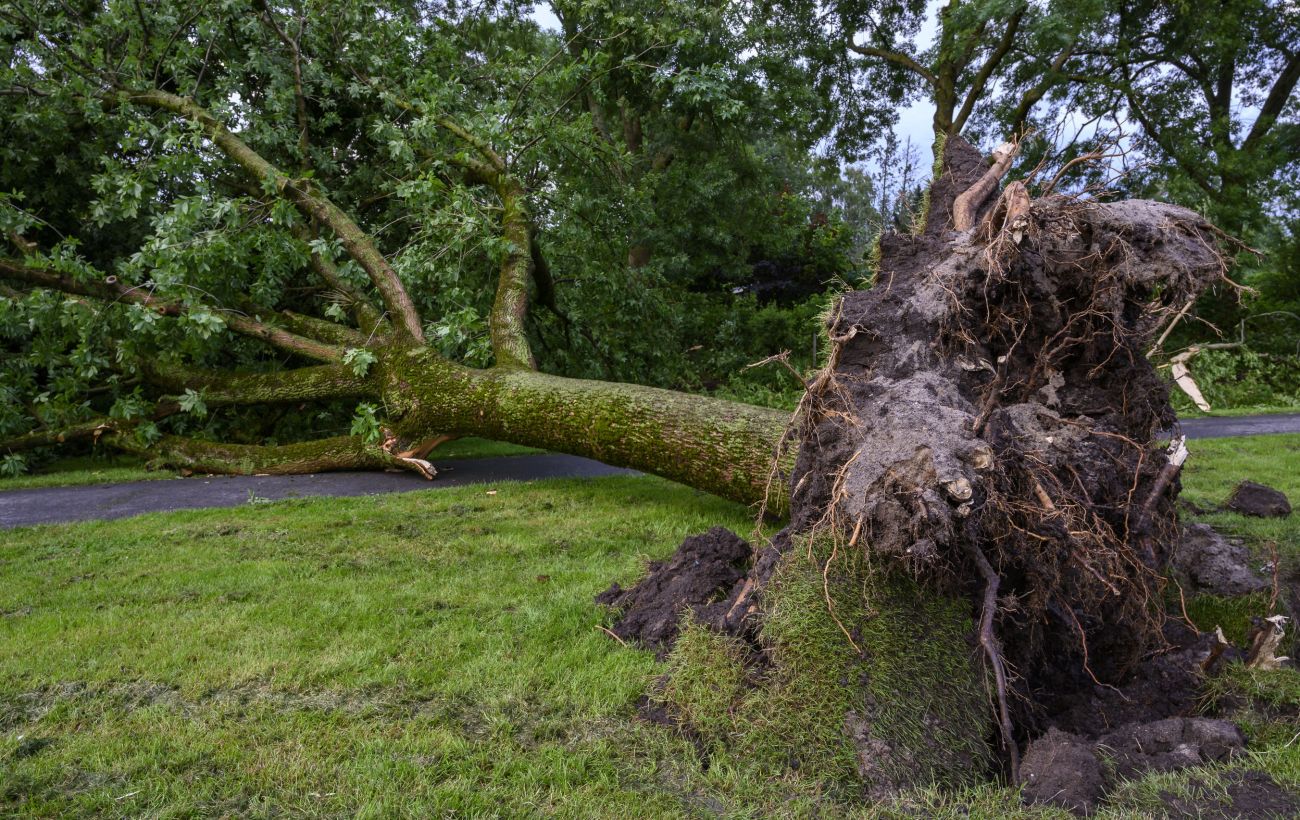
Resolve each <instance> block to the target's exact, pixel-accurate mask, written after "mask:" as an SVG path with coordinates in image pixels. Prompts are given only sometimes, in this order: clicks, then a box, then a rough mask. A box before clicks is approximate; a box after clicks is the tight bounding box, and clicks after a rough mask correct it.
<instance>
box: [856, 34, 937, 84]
mask: <svg viewBox="0 0 1300 820" xmlns="http://www.w3.org/2000/svg"><path fill="white" fill-rule="evenodd" d="M845 44H846V45H847V46H848V48H849V51H852V52H854V53H856V54H861V55H862V56H863V57H878V58H880V59H882V60H885V61H887V62H891V63H893V64H894V65H898V66H902V67H903V68H905V69H907V70H908V71H911V72H912V73H913V74H916V75H917V76H919V77H920V78H921V79H923V80H925V81H926V82H927V83H929V84H930V86H931V87H934V86H936V85H937V84H938V78H936V77H935V76H934V72H932V71H930V70H929V69H928V68H926V67H925V66H923V65H921V64H920V63H918V62H917V61H916V60H914V59H913V58H911V57H909V56H908V55H906V54H903V53H902V52H900V51H890V50H889V49H887V48H876V47H875V46H860V45H858V44H857V43H855V42H853V40H851V39H850V40H848V41H847V42H846V43H845Z"/></svg>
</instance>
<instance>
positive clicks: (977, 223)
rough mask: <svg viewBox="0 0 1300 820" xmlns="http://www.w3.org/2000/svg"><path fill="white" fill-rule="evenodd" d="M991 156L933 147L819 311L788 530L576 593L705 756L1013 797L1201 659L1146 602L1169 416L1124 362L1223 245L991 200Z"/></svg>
mask: <svg viewBox="0 0 1300 820" xmlns="http://www.w3.org/2000/svg"><path fill="white" fill-rule="evenodd" d="M1006 148H1007V150H1004V151H1002V152H1001V153H1000V154H998V155H995V157H994V159H993V160H992V162H991V163H985V162H984V161H983V160H982V158H981V156H980V155H979V153H978V152H976V151H974V150H973V149H972V148H971V147H970V146H969V145H968V144H967V143H965V142H964V141H963V140H961V139H960V138H956V137H955V138H951V139H949V141H948V143H947V145H946V148H945V152H944V155H943V162H942V166H941V169H940V174H939V175H938V176H937V178H936V180H935V182H934V183H933V185H932V187H931V189H930V204H929V212H928V216H927V218H926V220H925V223H924V225H923V227H921V228H920V229H919V230H918V231H917V232H915V233H913V234H893V235H887V236H886V237H884V238H883V240H882V243H881V256H880V259H881V263H880V272H879V276H878V279H877V283H876V285H875V286H874V287H873V288H871V289H870V290H866V291H858V292H852V293H848V294H846V295H844V296H843V297H842V298H841V299H840V301H839V302H838V305H837V306H836V308H835V310H834V312H833V314H832V315H831V317H830V320H829V322H828V326H827V330H828V334H829V337H830V340H831V343H832V347H831V351H830V357H829V361H828V363H827V365H826V367H825V369H824V370H823V371H822V372H821V373H820V375H819V376H818V377H817V378H816V379H815V380H814V381H813V383H812V384H811V385H810V387H809V389H808V392H807V395H806V397H805V399H804V401H803V403H802V405H801V408H800V413H799V418H798V426H797V436H796V438H797V440H798V441H799V442H800V449H799V453H798V460H797V463H796V465H795V467H794V469H793V472H792V474H791V476H790V522H789V525H788V526H787V527H786V528H784V529H783V530H781V532H780V533H779V534H777V535H776V536H775V537H774V538H772V539H771V541H770V543H760V544H759V545H758V546H757V547H756V548H755V549H754V550H753V552H752V554H749V551H747V550H740V551H739V553H737V551H736V549H735V546H734V542H733V541H731V540H729V539H728V538H726V537H723V536H721V535H711V536H710V539H709V540H708V543H702V542H700V541H699V540H695V539H688V541H687V542H686V543H685V544H683V546H682V548H681V549H682V553H681V557H679V558H675V559H674V560H672V561H670V562H668V563H666V564H663V565H656V566H655V567H652V570H651V574H650V576H649V577H648V578H647V579H646V580H645V581H644V582H642V583H641V584H640V585H638V586H637V587H635V588H633V589H630V590H623V589H621V588H620V587H618V586H617V585H615V587H613V588H611V590H610V591H608V592H607V593H605V594H604V595H603V596H602V598H601V600H603V601H605V602H606V603H609V604H611V605H613V606H614V607H615V608H617V609H619V610H620V611H621V613H622V619H621V620H620V621H619V622H618V623H617V624H616V625H615V626H614V631H615V633H616V634H618V635H619V636H620V637H621V638H623V639H639V640H641V641H642V642H645V643H648V644H650V645H654V646H658V647H659V648H660V649H661V651H663V652H665V653H667V656H668V658H669V662H670V667H671V668H672V673H671V675H670V677H669V678H668V680H667V681H666V683H664V684H663V686H662V687H661V688H660V690H659V691H658V692H657V693H656V695H655V697H656V698H657V699H658V701H659V702H661V703H662V704H664V705H665V706H666V708H667V709H668V712H669V714H670V715H672V716H673V719H674V720H677V721H679V722H682V723H684V724H686V725H687V726H689V727H691V730H692V731H693V732H696V733H697V734H698V735H699V736H701V737H703V738H705V740H706V742H726V743H741V744H743V745H744V746H745V748H746V749H747V750H748V751H749V752H750V753H751V754H752V755H761V754H768V755H770V756H771V757H772V759H773V760H775V761H777V763H778V765H779V764H780V763H782V762H784V763H787V764H789V765H794V766H797V767H801V768H804V767H811V768H813V769H815V770H817V771H823V772H826V773H827V774H829V775H830V776H831V777H832V779H838V780H841V781H851V782H856V783H859V784H861V787H862V788H865V790H866V793H867V794H869V795H871V796H875V797H879V796H884V795H890V794H896V793H898V792H900V791H901V790H904V789H906V788H909V787H913V786H918V785H927V784H932V783H941V784H957V783H963V782H970V781H972V780H975V779H978V778H980V777H983V776H986V775H987V773H988V772H989V771H990V770H994V771H997V770H1001V771H1003V772H1005V773H1006V774H1007V775H1008V776H1010V777H1011V778H1012V779H1013V780H1018V779H1019V776H1020V772H1019V767H1020V750H1021V748H1022V747H1023V745H1024V744H1025V742H1026V741H1027V740H1028V739H1030V738H1032V737H1037V736H1038V735H1040V734H1041V733H1042V732H1044V731H1045V730H1046V729H1049V728H1054V729H1058V730H1062V731H1066V732H1077V733H1081V735H1083V736H1087V737H1097V736H1099V735H1100V734H1101V733H1102V732H1103V731H1104V730H1107V729H1109V728H1112V727H1113V725H1114V724H1116V723H1128V722H1132V721H1146V720H1155V719H1159V718H1168V717H1170V716H1171V715H1175V714H1181V713H1182V711H1183V710H1187V709H1190V708H1191V705H1192V703H1191V701H1190V700H1189V698H1194V693H1195V691H1196V682H1197V675H1198V674H1199V671H1200V666H1199V663H1200V662H1201V661H1202V660H1203V653H1202V654H1198V653H1200V652H1201V650H1200V649H1198V648H1195V647H1193V646H1191V644H1194V643H1195V640H1196V639H1195V636H1189V635H1183V636H1181V643H1178V645H1179V646H1180V647H1182V648H1181V649H1180V651H1178V652H1172V651H1170V650H1172V649H1173V646H1174V645H1173V644H1172V643H1171V640H1174V633H1173V632H1171V629H1170V624H1169V623H1168V620H1167V618H1166V616H1165V601H1164V586H1165V583H1166V582H1165V573H1166V565H1167V563H1168V561H1169V557H1170V555H1171V552H1172V549H1173V545H1174V543H1175V541H1176V539H1177V537H1178V527H1177V515H1176V512H1175V508H1174V500H1175V497H1176V496H1177V493H1178V486H1179V485H1178V471H1179V466H1180V465H1181V463H1182V458H1183V457H1184V456H1185V450H1183V449H1182V448H1181V446H1180V445H1181V441H1176V442H1175V443H1174V446H1167V445H1166V443H1165V442H1162V441H1157V440H1156V436H1157V433H1158V432H1159V431H1161V430H1165V429H1169V428H1170V427H1171V426H1172V425H1173V424H1174V422H1175V418H1174V416H1173V412H1172V410H1171V408H1170V405H1169V396H1168V389H1167V387H1166V385H1165V384H1164V383H1163V382H1162V380H1161V379H1160V378H1159V377H1158V375H1157V373H1156V371H1155V369H1154V368H1153V366H1152V365H1151V363H1150V362H1149V361H1148V360H1147V359H1146V357H1145V355H1144V351H1145V350H1146V349H1147V347H1148V346H1149V345H1150V344H1151V341H1152V339H1153V338H1154V336H1155V334H1156V333H1157V332H1158V331H1159V330H1160V328H1161V327H1162V325H1163V324H1164V323H1166V322H1168V321H1170V319H1171V317H1173V316H1175V315H1176V314H1177V312H1178V311H1179V309H1180V308H1181V307H1182V306H1183V305H1184V304H1185V303H1186V302H1187V301H1188V300H1189V299H1192V298H1195V296H1196V295H1197V294H1199V293H1201V292H1202V291H1203V290H1205V289H1206V288H1208V287H1210V286H1211V285H1214V284H1216V283H1218V282H1220V281H1221V280H1222V279H1223V278H1224V274H1225V262H1224V259H1223V257H1222V255H1221V254H1220V250H1219V248H1220V245H1221V243H1222V236H1221V234H1219V233H1218V232H1217V231H1216V230H1215V229H1214V228H1213V227H1212V226H1211V225H1210V224H1209V223H1207V222H1206V221H1205V220H1204V219H1203V218H1202V217H1200V216H1198V215H1197V214H1195V213H1193V212H1191V211H1188V210H1186V209H1183V208H1178V207H1174V206H1169V205H1163V204H1160V203H1155V202H1145V201H1128V202H1099V201H1093V200H1088V199H1081V198H1076V197H1070V196H1063V195H1048V196H1045V197H1043V198H1041V199H1038V200H1036V201H1031V200H1030V197H1029V195H1028V193H1027V189H1026V187H1025V186H1024V185H1023V184H1021V183H1011V184H1010V185H1008V186H1006V188H1005V189H1004V190H1002V191H1001V193H998V192H997V188H998V184H997V183H998V178H999V177H1000V176H1001V175H1002V174H1004V173H1005V172H1006V169H1007V167H1008V165H1009V162H1008V159H1007V157H1008V155H1009V153H1010V147H1006ZM715 543H716V544H717V545H720V546H717V547H716V548H715V547H713V546H711V544H715ZM688 555H689V560H685V558H686V557H687V556H688ZM737 556H739V558H737ZM683 609H685V612H686V615H685V616H684V617H685V620H684V621H682V622H681V623H679V624H675V625H674V627H673V628H665V626H664V623H665V617H664V613H666V614H667V620H668V621H669V622H670V623H671V622H672V621H675V619H676V617H677V616H678V615H679V614H680V613H681V612H682V611H683ZM1189 641H1190V642H1191V643H1190V644H1189V643H1188V642H1189ZM1207 651H1208V650H1207ZM1153 653H1154V654H1155V656H1156V660H1155V661H1152V660H1151V658H1152V656H1153ZM1152 663H1157V664H1158V665H1159V669H1158V670H1157V671H1153V667H1152V666H1151V664H1152ZM718 680H730V681H733V682H734V683H735V686H734V689H732V690H731V691H729V692H725V691H724V693H723V694H722V695H719V694H718V693H717V691H716V689H717V687H716V682H717V681H718ZM704 681H708V682H710V683H709V685H708V686H704V685H703V682H704ZM1189 731H1191V730H1189ZM991 739H992V741H993V742H992V743H990V742H989V741H990V740H991Z"/></svg>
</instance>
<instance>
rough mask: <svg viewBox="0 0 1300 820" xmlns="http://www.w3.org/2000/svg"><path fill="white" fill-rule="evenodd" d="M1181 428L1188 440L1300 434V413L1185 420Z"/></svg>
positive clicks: (1181, 422) (1180, 424)
mask: <svg viewBox="0 0 1300 820" xmlns="http://www.w3.org/2000/svg"><path fill="white" fill-rule="evenodd" d="M1179 426H1180V427H1181V428H1182V430H1183V433H1184V434H1185V435H1186V436H1187V437H1188V438H1229V437H1232V436H1265V435H1272V434H1274V433H1300V413H1277V414H1275V415H1268V416H1233V417H1228V416H1223V417H1218V418H1214V417H1206V418H1199V419H1183V420H1182V421H1180V422H1179Z"/></svg>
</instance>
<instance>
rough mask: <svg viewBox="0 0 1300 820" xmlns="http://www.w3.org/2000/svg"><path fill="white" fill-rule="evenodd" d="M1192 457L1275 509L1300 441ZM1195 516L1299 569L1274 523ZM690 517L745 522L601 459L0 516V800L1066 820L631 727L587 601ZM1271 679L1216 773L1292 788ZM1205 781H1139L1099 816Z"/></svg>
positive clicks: (246, 809)
mask: <svg viewBox="0 0 1300 820" xmlns="http://www.w3.org/2000/svg"><path fill="white" fill-rule="evenodd" d="M1193 445H1194V446H1193V457H1192V460H1191V461H1190V462H1189V466H1188V468H1187V471H1186V475H1185V484H1186V485H1187V489H1186V494H1187V496H1188V497H1189V498H1190V499H1192V500H1194V501H1195V502H1196V503H1198V504H1201V505H1209V504H1212V503H1219V502H1222V500H1223V499H1224V498H1225V497H1226V495H1227V492H1228V490H1229V489H1230V488H1231V485H1232V484H1233V483H1235V481H1237V480H1239V479H1240V478H1245V477H1249V478H1254V479H1256V480H1260V481H1263V482H1265V483H1270V484H1273V485H1274V486H1278V487H1280V488H1282V489H1284V490H1285V491H1287V492H1288V494H1290V495H1291V497H1292V498H1293V499H1296V500H1300V471H1297V470H1295V469H1294V465H1296V464H1297V463H1300V458H1297V451H1298V450H1300V436H1285V437H1268V438H1261V439H1255V440H1252V439H1233V440H1231V441H1218V442H1216V441H1199V442H1193ZM0 486H3V485H0ZM1209 520H1211V521H1213V522H1214V523H1215V524H1216V525H1218V526H1220V527H1222V528H1223V529H1225V530H1228V531H1230V532H1238V533H1240V534H1242V535H1244V536H1246V537H1247V538H1248V539H1250V541H1251V543H1252V545H1253V546H1259V545H1260V544H1262V543H1263V542H1264V541H1270V540H1271V541H1275V542H1276V543H1277V544H1278V545H1279V549H1280V550H1281V551H1282V552H1283V554H1284V556H1285V558H1286V560H1287V561H1289V562H1292V564H1293V565H1294V562H1295V561H1296V560H1297V559H1298V558H1300V516H1297V517H1293V518H1292V519H1289V520H1288V522H1284V523H1274V522H1254V521H1248V520H1246V519H1242V518H1241V517H1239V516H1232V515H1229V514H1214V515H1211V516H1209ZM714 524H722V525H725V526H729V527H731V528H733V529H735V530H737V531H738V532H741V533H748V532H749V530H750V528H751V527H752V521H751V520H750V517H749V514H748V511H747V510H746V509H744V508H742V507H740V506H737V505H734V504H730V503H727V502H724V501H721V500H718V499H716V498H714V497H712V496H708V495H704V494H702V493H698V492H695V491H693V490H690V489H687V488H684V487H681V486H678V485H674V484H671V483H669V482H665V481H662V480H659V479H655V478H647V477H614V478H606V479H599V480H589V481H581V480H568V481H549V482H537V483H533V484H526V485H524V484H501V485H497V486H475V487H463V488H449V489H445V490H437V491H423V492H414V493H407V494H401V495H385V496H374V497H367V498H355V499H315V500H297V501H283V502H276V503H271V504H259V505H249V506H246V507H241V508H239V509H233V510H204V511H191V512H180V513H168V514H156V515H149V516H143V517H139V518H134V519H127V520H123V521H117V522H112V523H102V524H101V523H91V524H76V525H54V526H44V527H33V528H27V529H21V530H12V531H7V532H0V814H4V815H20V816H29V815H37V816H42V815H43V816H55V815H63V816H67V815H88V814H89V815H106V816H150V817H175V816H250V815H252V816H261V815H290V816H313V817H314V816H355V815H362V816H370V817H390V816H416V817H427V816H442V815H454V816H484V817H487V816H503V817H516V816H536V815H553V814H558V815H561V816H569V817H643V816H655V817H658V816H710V815H718V814H723V815H727V816H754V817H758V816H808V815H814V814H822V815H828V816H843V815H850V814H856V815H868V814H874V815H883V816H900V815H901V814H908V815H910V816H918V815H919V816H953V817H957V816H962V817H966V816H971V817H1004V816H1011V815H1016V814H1019V815H1024V816H1036V817H1047V816H1052V817H1062V818H1065V817H1069V815H1066V814H1063V813H1060V812H1050V811H1034V812H1027V811H1024V810H1021V809H1020V808H1019V804H1018V799H1017V797H1016V795H1015V793H1014V792H1012V791H1011V790H1007V789H998V788H995V787H992V786H989V787H985V788H982V789H978V790H975V791H971V792H965V793H961V794H956V795H940V794H935V793H924V792H923V793H917V794H914V795H910V796H908V797H907V799H905V800H902V801H900V802H898V803H896V804H891V805H884V806H864V805H862V804H860V803H858V802H857V801H854V800H852V799H851V797H852V796H851V795H845V794H842V793H838V792H836V791H835V790H833V789H830V788H828V787H827V785H826V784H825V783H824V782H822V781H820V780H818V779H817V777H816V773H815V772H799V773H786V774H784V775H780V776H775V777H774V776H772V774H771V773H770V772H761V771H757V770H755V769H754V768H753V767H751V766H750V765H749V764H748V763H747V762H746V761H744V760H739V759H730V758H727V757H726V756H725V755H714V756H713V757H712V758H711V759H709V760H707V761H705V760H702V759H701V757H700V755H699V753H698V752H697V751H696V749H695V747H694V746H693V745H692V744H691V743H690V742H689V741H687V740H685V739H684V738H682V737H680V736H679V735H677V734H676V733H674V732H673V731H671V730H669V729H666V728H663V727H660V726H655V725H650V724H646V723H643V722H641V721H639V720H637V719H636V718H635V717H634V715H635V711H636V701H637V699H638V697H640V696H641V694H642V693H643V692H644V691H645V690H646V687H647V685H648V684H649V683H650V681H651V680H653V678H654V677H655V676H656V675H658V674H661V673H662V671H663V665H662V664H660V663H659V662H657V661H655V659H654V658H653V656H651V655H650V654H649V653H646V652H642V651H637V650H632V649H625V648H623V647H621V646H619V645H618V644H617V643H616V642H614V641H613V640H612V639H610V638H609V637H607V636H606V635H605V634H604V633H602V632H601V631H600V630H599V629H598V626H599V625H600V624H603V623H605V620H606V617H607V616H606V614H605V613H604V612H603V611H602V610H601V609H600V608H599V607H597V606H596V605H595V604H594V603H593V602H592V600H591V599H592V596H593V595H594V594H595V593H596V592H598V591H600V590H601V589H603V588H604V587H605V586H606V585H607V584H608V583H609V581H610V580H612V579H620V580H622V581H625V582H627V581H632V580H635V579H636V578H637V577H638V575H639V574H640V573H641V572H642V571H643V568H644V564H645V561H646V560H647V559H648V558H658V557H663V556H665V555H667V554H668V553H669V552H671V550H672V549H673V548H674V546H675V545H676V544H677V543H678V542H679V541H680V539H681V538H682V537H684V536H685V535H687V534H690V533H693V532H699V531H701V530H703V529H706V528H707V527H709V526H712V525H714ZM1208 611H1212V610H1208ZM1296 677H1297V676H1296V675H1295V673H1293V672H1281V673H1274V674H1272V675H1258V674H1252V673H1245V672H1244V671H1242V670H1238V672H1237V673H1236V674H1235V675H1234V677H1233V680H1231V681H1229V682H1226V683H1225V684H1224V686H1225V687H1229V686H1230V687H1232V688H1231V690H1230V691H1229V692H1226V693H1227V694H1231V693H1233V692H1241V691H1245V692H1247V693H1249V694H1257V695H1260V697H1261V698H1262V699H1266V700H1267V703H1264V702H1263V700H1261V702H1260V704H1259V706H1258V708H1257V709H1254V710H1253V711H1252V712H1251V713H1250V715H1249V721H1248V728H1249V729H1250V731H1251V734H1252V737H1253V739H1254V740H1255V743H1254V747H1253V750H1252V751H1251V752H1250V754H1249V755H1248V756H1247V757H1246V758H1245V759H1243V760H1241V761H1239V762H1238V763H1237V764H1234V765H1235V766H1237V767H1254V768H1266V769H1267V770H1268V771H1270V772H1272V773H1273V775H1274V777H1276V778H1277V779H1278V780H1279V781H1281V782H1284V783H1286V784H1289V785H1291V786H1293V787H1300V742H1291V743H1288V740H1292V739H1293V735H1294V734H1295V731H1296V729H1297V728H1300V727H1296V726H1295V725H1294V723H1295V717H1294V715H1295V714H1296V713H1297V712H1298V711H1300V686H1298V685H1296V683H1295V678H1296ZM1287 714H1290V715H1291V717H1286V716H1285V715H1287ZM1226 776H1227V774H1226V773H1225V772H1224V771H1223V770H1213V771H1210V772H1209V773H1204V772H1202V773H1198V774H1197V775H1195V776H1194V777H1193V776H1191V775H1187V774H1181V775H1176V776H1169V775H1156V776H1151V777H1149V778H1147V779H1145V780H1143V781H1139V782H1137V783H1134V784H1130V785H1128V786H1125V787H1124V788H1123V789H1122V790H1121V792H1120V794H1119V796H1118V801H1119V802H1118V803H1117V805H1116V806H1115V807H1114V808H1112V809H1110V810H1109V811H1110V812H1111V813H1112V815H1113V816H1124V817H1133V816H1154V814H1155V813H1156V812H1157V811H1158V809H1159V808H1160V807H1161V806H1162V805H1163V803H1164V802H1165V800H1166V795H1167V794H1169V793H1175V794H1180V793H1191V792H1194V791H1198V790H1199V791H1200V792H1207V791H1208V793H1213V792H1214V791H1215V790H1216V789H1219V788H1222V784H1223V782H1224V781H1223V780H1222V778H1224V777H1226Z"/></svg>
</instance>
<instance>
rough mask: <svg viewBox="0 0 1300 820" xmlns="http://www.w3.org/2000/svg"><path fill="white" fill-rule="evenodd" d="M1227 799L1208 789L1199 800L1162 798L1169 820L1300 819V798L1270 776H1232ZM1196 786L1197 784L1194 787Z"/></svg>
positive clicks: (1248, 773) (1254, 773)
mask: <svg viewBox="0 0 1300 820" xmlns="http://www.w3.org/2000/svg"><path fill="white" fill-rule="evenodd" d="M1224 778H1225V779H1226V780H1227V784H1228V785H1227V791H1228V796H1227V799H1224V798H1223V797H1222V796H1220V795H1219V794H1218V792H1217V791H1210V790H1209V789H1208V788H1207V789H1205V790H1204V793H1202V794H1200V795H1198V796H1197V797H1196V798H1188V797H1180V796H1178V795H1174V794H1168V793H1166V794H1163V795H1161V797H1163V798H1164V804H1165V811H1166V812H1167V814H1166V816H1167V817H1169V818H1170V820H1265V819H1266V818H1270V819H1271V818H1278V820H1281V819H1282V818H1293V817H1300V794H1297V793H1296V792H1294V791H1290V790H1289V789H1284V788H1283V787H1282V786H1281V784H1279V783H1278V782H1277V781H1276V780H1274V779H1273V778H1272V777H1270V776H1269V774H1268V773H1267V772H1261V771H1257V770H1254V769H1251V770H1248V771H1243V772H1229V773H1226V774H1225V775H1224ZM1194 785H1195V784H1194Z"/></svg>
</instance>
